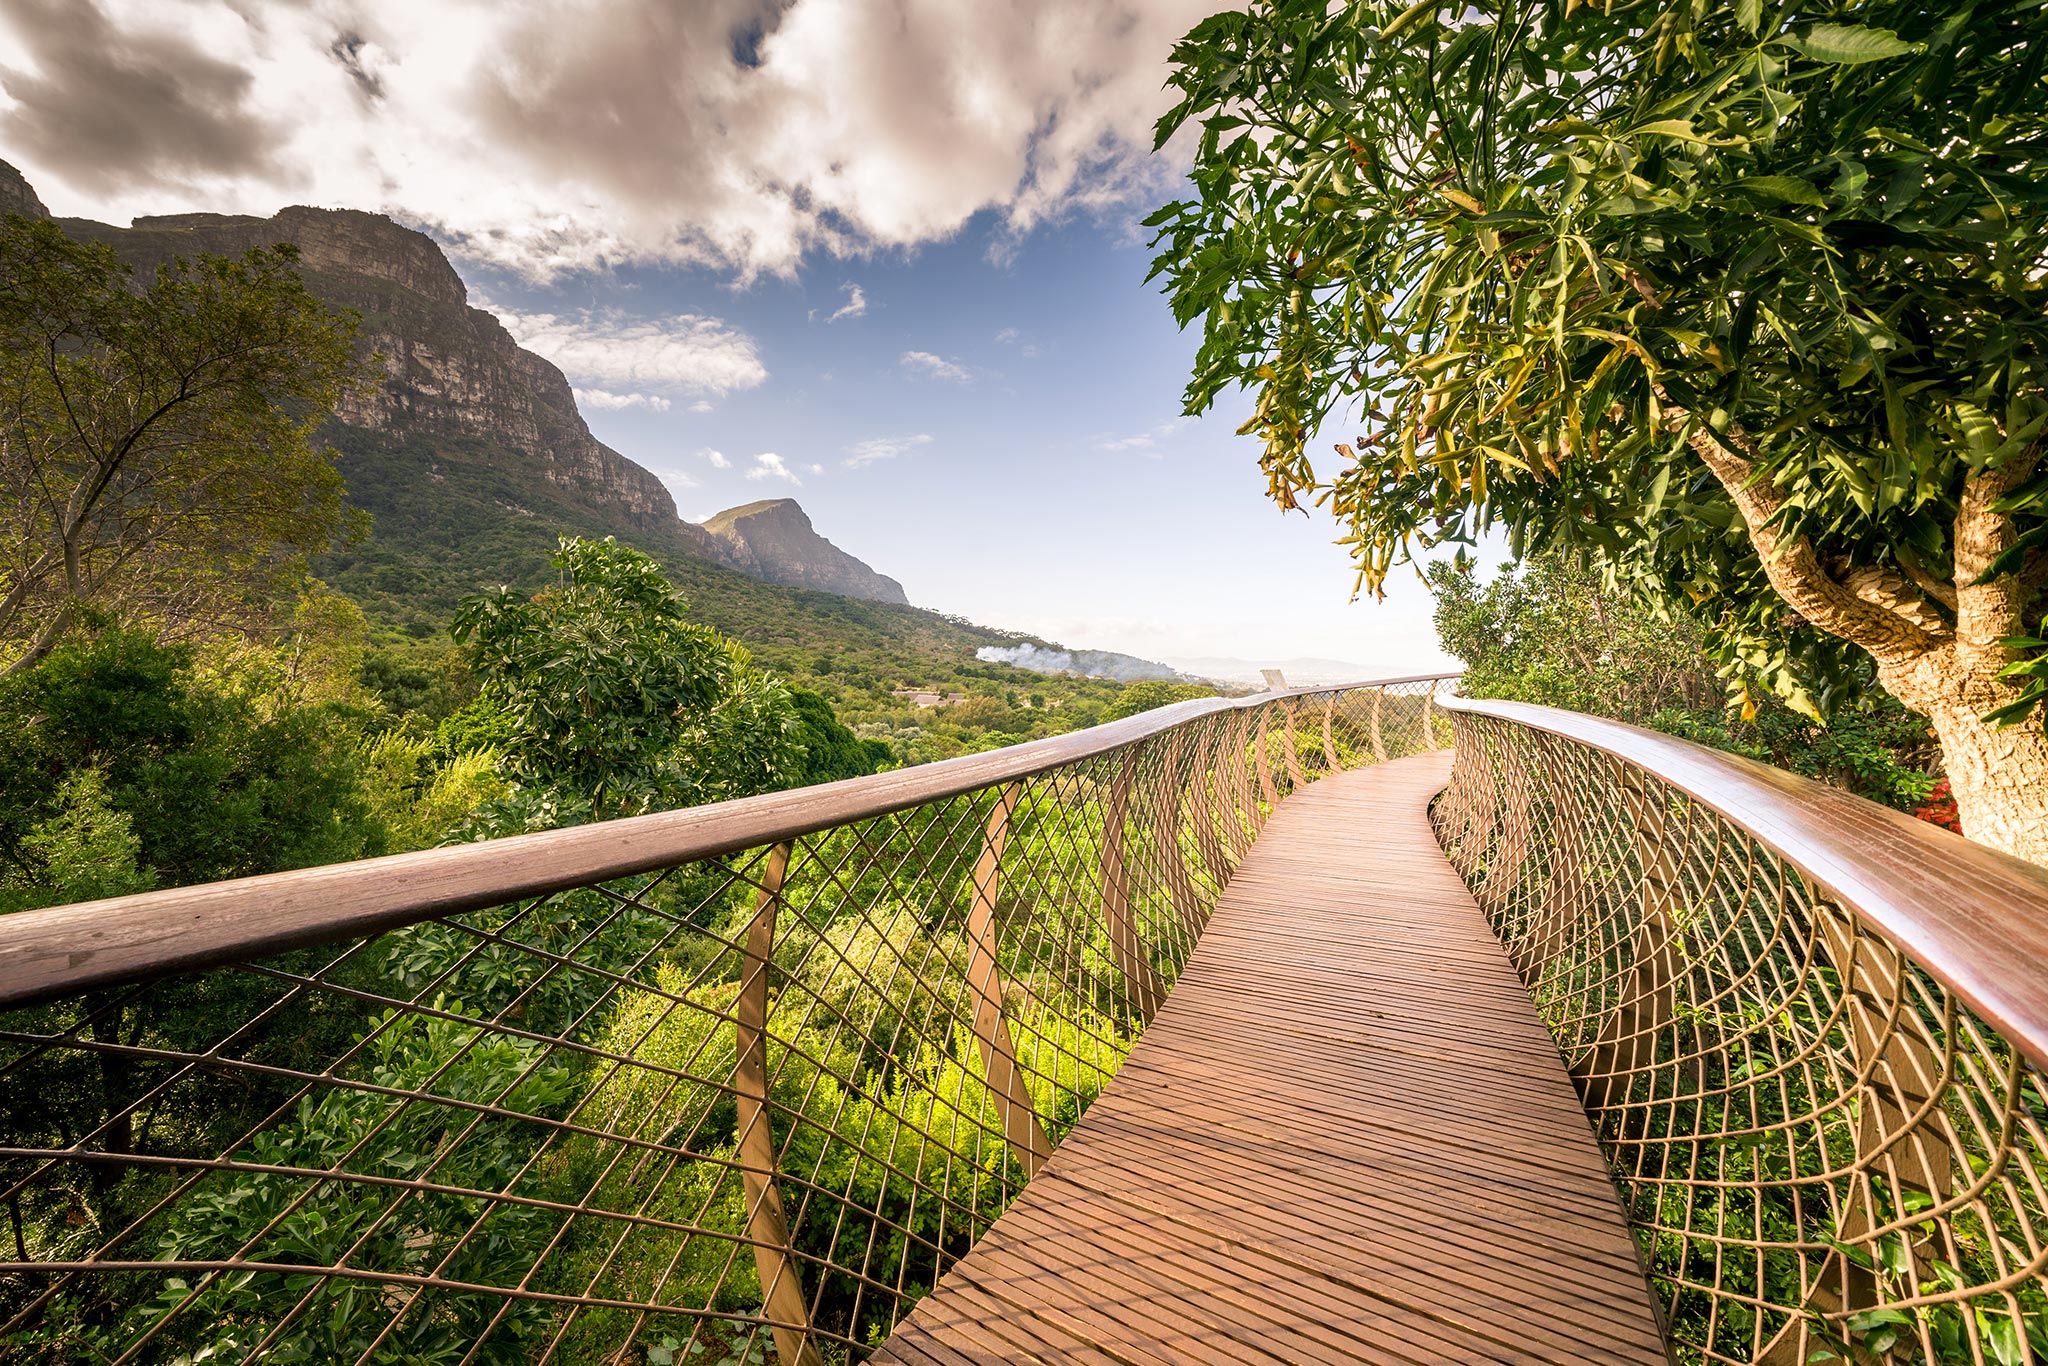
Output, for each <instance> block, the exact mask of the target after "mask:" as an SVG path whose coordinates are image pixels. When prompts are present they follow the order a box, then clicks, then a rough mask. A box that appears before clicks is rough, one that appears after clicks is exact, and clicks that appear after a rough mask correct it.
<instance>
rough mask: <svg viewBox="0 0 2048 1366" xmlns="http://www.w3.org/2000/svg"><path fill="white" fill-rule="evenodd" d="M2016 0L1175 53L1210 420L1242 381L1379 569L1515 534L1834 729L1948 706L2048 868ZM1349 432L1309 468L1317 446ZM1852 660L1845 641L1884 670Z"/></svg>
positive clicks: (1275, 473) (1491, 11) (1277, 448)
mask: <svg viewBox="0 0 2048 1366" xmlns="http://www.w3.org/2000/svg"><path fill="white" fill-rule="evenodd" d="M2043 36H2044V35H2043V30H2042V29H2041V26H2040V24H2039V22H2038V15H2037V14H2036V12H2035V11H2033V10H2031V9H2029V8H2027V7H2024V6H2022V5H2019V4H2016V3H2005V0H1982V2H1981V3H1968V2H1967V0H1966V2H1965V3H1962V4H1958V5H1953V6H1933V7H1930V6H1922V5H1917V4H1913V3H1909V2H1908V0H1872V2H1871V3H1846V2H1844V3H1806V2H1805V0H1780V2H1779V3H1773V4H1763V3H1760V2H1759V0H1742V2H1741V3H1738V4H1736V5H1733V6H1730V7H1725V8H1721V7H1710V6H1705V5H1700V4H1694V3H1678V0H1664V2H1662V3H1659V2H1657V0H1652V2H1651V3H1646V4H1642V5H1629V6H1613V7H1605V8H1603V7H1598V6H1578V7H1573V6H1571V5H1569V4H1548V3H1533V2H1524V0H1493V2H1490V3H1484V4H1480V5H1477V6H1464V5H1442V4H1437V3H1433V0H1423V2H1422V3H1418V4H1416V5H1414V6H1412V7H1410V8H1408V9H1406V10H1402V11H1399V12H1396V10H1395V8H1394V7H1393V6H1391V5H1388V4H1380V3H1368V2H1359V3H1351V4H1346V5H1344V6H1342V7H1340V8H1338V9H1336V10H1335V11H1332V10H1331V9H1330V7H1329V6H1327V5H1326V4H1324V3H1322V2H1321V0H1259V3H1256V4H1254V5H1253V7H1252V9H1251V11H1250V12H1249V13H1243V14H1226V15H1219V16H1217V17H1215V18H1213V19H1210V20H1208V21H1205V22H1204V23H1203V24H1201V25H1200V26H1198V27H1197V28H1196V29H1195V30H1194V31H1193V32H1192V33H1191V34H1190V35H1189V36H1188V38H1187V39H1186V40H1185V41H1184V42H1183V43H1182V44H1181V46H1180V47H1179V48H1178V49H1177V51H1176V61H1177V67H1176V70H1175V74H1174V76H1173V78H1172V79H1173V83H1174V84H1175V85H1176V87H1177V88H1178V89H1179V91H1180V93H1181V96H1182V98H1181V100H1180V102H1179V103H1178V104H1177V106H1176V107H1175V108H1174V109H1173V110H1172V111H1171V112H1170V113H1169V114H1168V115H1167V117H1166V118H1165V119H1164V120H1163V121H1162V123H1161V125H1160V136H1161V137H1162V139H1163V138H1165V137H1166V136H1169V135H1171V134H1172V133H1173V132H1174V131H1175V130H1177V129H1179V128H1181V127H1183V126H1186V125H1191V124H1197V125H1200V127H1201V130H1202V131H1201V135H1200V139H1199V148H1198V152H1197V156H1196V164H1195V169H1194V173H1193V183H1194V186H1195V191H1196V193H1195V197H1194V198H1192V199H1190V200H1187V201H1184V202H1181V203H1177V204H1173V205H1169V206H1168V207H1167V208H1166V209H1163V210H1162V211H1161V212H1160V213H1159V214H1158V215H1155V217H1154V219H1153V220H1152V221H1153V224H1154V226H1155V227H1156V228H1157V229H1158V234H1159V235H1158V239H1157V243H1158V245H1159V247H1160V254H1159V257H1158V260H1157V263H1156V266H1155V273H1157V274H1160V275H1163V276H1164V277H1165V279H1166V281H1167V283H1168V287H1169V289H1170V292H1171V293H1172V296H1173V305H1174V309H1175V312H1176V315H1177V316H1178V317H1179V318H1180V320H1181V321H1182V322H1183V324H1187V323H1191V322H1193V321H1194V320H1196V319H1197V318H1199V319H1201V320H1202V322H1203V341H1202V347H1201V350H1200V353H1199V356H1198V359H1197V362H1196V367H1195V373H1194V376H1193V380H1192V382H1191V384H1190V386H1189V390H1188V395H1187V398H1188V407H1189V409H1190V411H1201V410H1203V409H1206V408H1207V407H1208V406H1209V405H1210V404H1211V403H1213V402H1214V401H1215V399H1216V398H1217V396H1218V395H1219V394H1220V393H1221V392H1222V391H1223V390H1224V389H1225V388H1226V387H1229V386H1234V385H1242V386H1245V387H1247V388H1249V389H1250V390H1251V391H1253V393H1254V395H1255V403H1256V410H1255V412H1254V414H1253V416H1252V419H1251V420H1250V421H1249V422H1248V423H1247V424H1246V428H1245V429H1246V430H1247V431H1255V432H1257V433H1258V434H1259V435H1260V436H1261V438H1262V439H1263V442H1264V453H1263V456H1262V462H1263V465H1264V468H1265V470H1266V473H1267V475H1268V477H1269V479H1270V483H1271V492H1272V495H1273V497H1274V498H1275V499H1276V500H1278V501H1279V502H1280V504H1281V505H1282V506H1283V507H1293V506H1295V505H1296V504H1297V503H1298V502H1299V501H1301V500H1303V499H1307V498H1314V499H1316V500H1318V501H1321V502H1324V503H1326V504H1328V505H1329V506H1331V507H1332V509H1333V510H1334V511H1335V512H1336V513H1337V514H1338V515H1339V517H1340V518H1343V519H1345V520H1346V521H1348V523H1349V535H1348V543H1349V545H1350V546H1351V548H1352V550H1353V552H1354V555H1355V557H1356V561H1357V564H1358V567H1359V572H1360V576H1361V581H1362V583H1363V585H1364V586H1365V587H1367V588H1369V589H1374V590H1377V589H1378V587H1379V585H1380V584H1381V582H1382V581H1383V580H1384V578H1385V576H1386V575H1387V573H1388V572H1389V570H1390V569H1391V568H1392V566H1393V565H1395V564H1397V563H1400V562H1403V561H1405V560H1406V559H1407V558H1408V557H1409V555H1410V553H1411V552H1412V551H1413V550H1414V549H1415V548H1416V547H1426V546H1429V545H1432V544H1436V543H1439V542H1446V541H1450V542H1461V543H1469V542H1472V541H1474V540H1475V539H1476V538H1477V537H1479V536H1480V535H1481V534H1483V533H1484V532H1486V531H1488V530H1489V529H1502V530H1505V531H1506V533H1507V534H1508V536H1509V538H1510V540H1511V543H1512V545H1513V547H1514V548H1515V550H1516V552H1517V553H1518V554H1519V553H1522V552H1524V551H1534V550H1539V549H1556V550H1560V551H1563V552H1568V553H1586V554H1590V555H1592V556H1594V557H1595V558H1596V559H1597V560H1598V561H1599V562H1601V563H1602V564H1603V565H1604V566H1606V567H1607V568H1609V569H1611V570H1612V571H1613V572H1614V573H1616V574H1617V575H1618V576H1619V577H1621V578H1622V579H1624V580H1626V581H1630V582H1634V583H1637V584H1640V585H1642V586H1644V587H1645V588H1646V589H1647V590H1648V591H1650V592H1652V593H1654V594H1655V595H1657V596H1658V597H1659V598H1661V599H1662V600H1663V601H1664V602H1666V603H1668V604H1672V605H1696V607H1697V610H1698V611H1699V614H1700V616H1701V618H1702V620H1703V623H1704V625H1705V627H1706V629H1707V632H1708V639H1709V642H1710V644H1711V646H1712V648H1713V649H1714V651H1715V653H1716V655H1717V656H1718V657H1719V658H1721V659H1722V660H1724V661H1725V660H1739V661H1742V662H1743V663H1746V664H1747V665H1749V666H1751V667H1752V668H1754V669H1756V670H1757V671H1758V672H1759V673H1760V674H1761V675H1762V676H1763V677H1764V678H1766V679H1767V680H1768V681H1769V682H1770V684H1771V686H1772V687H1773V688H1775V689H1776V690H1778V691H1779V692H1780V693H1781V694H1783V695H1784V696H1785V697H1786V698H1787V699H1789V700H1791V701H1793V702H1794V703H1795V704H1798V705H1800V706H1803V707H1809V708H1815V709H1819V710H1826V709H1829V708H1832V707H1834V706H1837V705H1839V704H1840V703H1842V702H1843V701H1844V700H1846V699H1847V698H1848V697H1850V696H1852V695H1853V694H1854V692H1855V691H1856V688H1857V684H1858V681H1859V679H1860V678H1863V677H1874V678H1875V679H1876V681H1877V682H1878V683H1880V684H1881V685H1882V686H1883V687H1884V688H1885V689H1886V690H1888V691H1889V692H1890V693H1891V694H1892V695H1893V696H1895V697H1897V698H1898V699H1899V700H1900V701H1902V702H1904V703H1905V704H1906V705H1908V706H1910V707H1912V708H1913V709H1914V710H1916V711H1920V712H1922V713H1924V714H1926V715H1927V716H1928V717H1929V718H1930V719H1931V720H1932V721H1933V723H1934V726H1935V729H1936V731H1937V732H1938V734H1939V736H1940V739H1941V747H1942V753H1943V757H1944V760H1945V763H1946V766H1947V769H1948V772H1949V775H1950V779H1951V781H1952V783H1953V786H1954V791H1955V796H1956V799H1957V802H1958V805H1959V807H1960V809H1961V812H1962V819H1963V823H1964V827H1965V829H1966V830H1968V831H1969V833H1970V834H1971V835H1972V836H1974V837H1975V838H1977V839H1980V840H1983V841H1985V842H1987V843H1990V844H1993V845H1996V846H1998V847H2000V848H2004V849H2007V850H2010V851H2013V852H2015V853H2018V854H2021V855H2023V856H2025V857H2028V858H2032V859H2034V860H2036V861H2048V734H2044V732H2043V729H2042V725H2041V721H2040V716H2039V713H2038V711H2037V710H2036V704H2037V703H2038V702H2039V701H2040V700H2041V699H2042V697H2043V696H2044V695H2048V686H2044V685H2048V643H2044V641H2043V639H2042V637H2043V636H2044V635H2048V632H2044V631H2042V629H2041V614H2042V611H2043V608H2044V605H2048V603H2044V598H2043V593H2042V590H2043V587H2044V584H2048V515H2044V514H2048V476H2044V472H2043V470H2042V468H2041V454H2042V449H2041V442H2042V435H2043V432H2044V429H2048V396H2044V394H2043V391H2042V390H2043V385H2042V366H2043V363H2044V362H2043V359H2042V357H2043V356H2044V354H2048V352H2044V346H2043V343H2044V342H2048V308H2044V304H2048V275H2044V266H2048V259H2044V254H2048V233H2044V232H2043V231H2042V227H2043V223H2042V204H2043V202H2044V199H2048V195H2044V189H2048V186H2044V183H2043V172H2042V165H2043V163H2042V161H2041V159H2040V145H2041V140H2042V137H2043V133H2044V125H2048V86H2044V83H2043V81H2042V79H2041V75H2042V68H2043V56H2044V53H2043ZM1324 427H1331V428H1339V427H1341V428H1342V430H1344V431H1347V432H1348V431H1351V430H1360V431H1361V434H1360V435H1359V436H1358V438H1357V439H1356V440H1355V441H1349V442H1340V443H1337V444H1335V446H1334V450H1335V452H1336V454H1337V456H1338V460H1339V463H1338V465H1337V467H1336V468H1335V470H1334V471H1326V472H1325V473H1322V474H1319V473H1318V472H1317V470H1316V469H1315V467H1314V465H1313V464H1312V462H1311V460H1310V457H1309V453H1308V452H1309V445H1310V442H1311V440H1312V438H1313V437H1314V435H1315V434H1316V432H1317V431H1318V430H1319V429H1322V428H1324ZM1866 656H1867V661H1866V662H1865V663H1863V664H1862V665H1861V666H1860V667H1859V664H1858V660H1859V658H1861V657H1866Z"/></svg>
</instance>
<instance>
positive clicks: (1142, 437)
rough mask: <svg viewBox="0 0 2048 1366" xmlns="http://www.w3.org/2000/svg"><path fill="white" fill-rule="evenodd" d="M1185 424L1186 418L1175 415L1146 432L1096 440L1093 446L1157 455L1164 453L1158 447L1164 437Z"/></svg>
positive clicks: (1098, 448) (1101, 448)
mask: <svg viewBox="0 0 2048 1366" xmlns="http://www.w3.org/2000/svg"><path fill="white" fill-rule="evenodd" d="M1187 425H1188V420H1187V419H1186V418H1184V417H1176V418H1174V419H1173V420H1171V421H1169V422H1162V423H1160V424H1159V425H1158V426H1157V427H1154V428H1153V429H1152V430H1151V431H1148V432H1136V433H1133V434H1132V435H1130V436H1118V437H1109V438H1106V439H1104V440H1102V441H1098V442H1096V443H1095V448H1096V449H1097V450H1101V451H1136V452H1137V453H1138V454H1140V455H1149V456H1154V457H1157V456H1159V455H1161V454H1163V453H1164V452H1163V451H1162V450H1161V449H1160V448H1161V447H1162V446H1163V445H1164V444H1165V442H1166V439H1167V438H1168V437H1170V436H1172V435H1173V434H1174V433H1175V432H1177V431H1179V430H1180V429H1181V428H1182V427H1185V426H1187Z"/></svg>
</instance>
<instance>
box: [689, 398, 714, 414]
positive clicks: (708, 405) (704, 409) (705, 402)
mask: <svg viewBox="0 0 2048 1366" xmlns="http://www.w3.org/2000/svg"><path fill="white" fill-rule="evenodd" d="M711 409H712V402H711V400H710V399H708V398H700V399H698V400H697V401H696V402H695V403H692V404H691V405H690V411H691V412H693V413H708V412H710V411H711Z"/></svg>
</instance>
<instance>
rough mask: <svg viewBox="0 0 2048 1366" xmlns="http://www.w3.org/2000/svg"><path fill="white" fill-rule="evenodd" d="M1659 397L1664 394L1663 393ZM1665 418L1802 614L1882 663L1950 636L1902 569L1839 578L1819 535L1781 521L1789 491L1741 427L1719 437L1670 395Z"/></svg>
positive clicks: (1901, 658)
mask: <svg viewBox="0 0 2048 1366" xmlns="http://www.w3.org/2000/svg"><path fill="white" fill-rule="evenodd" d="M1658 397H1659V398H1660V399H1661V398H1663V397H1664V396H1663V395H1662V394H1661V393H1660V394H1659V395H1658ZM1664 420H1665V422H1666V423H1667V424H1669V425H1670V427H1671V428H1672V429H1673V430H1675V431H1682V432H1684V433H1685V442H1686V445H1687V446H1689V447H1690V448H1691V449H1692V452H1693V454H1695V455H1697V456H1698V457H1699V458H1700V460H1701V462H1702V463H1704V464H1705V465H1706V467H1707V468H1708V469H1709V470H1711V471H1712V472H1713V475H1714V477H1715V478H1716V479H1718V480H1720V482H1721V487H1722V488H1724V489H1726V490H1727V492H1728V497H1729V498H1730V499H1731V500H1733V501H1734V503H1735V508H1736V511H1738V512H1740V513H1741V514H1742V520H1743V523H1744V524H1745V525H1746V526H1747V527H1748V528H1749V539H1750V543H1751V544H1753V545H1754V546H1755V547H1756V551H1757V554H1758V556H1759V557H1761V558H1762V560H1763V565H1764V573H1765V574H1766V575H1768V576H1769V578H1770V581H1771V587H1773V588H1775V589H1777V590H1778V596H1779V597H1781V598H1783V599H1784V600H1785V602H1786V603H1787V604H1788V605H1789V606H1790V607H1791V608H1792V609H1793V610H1794V611H1795V612H1797V613H1799V615H1800V616H1802V617H1804V618H1806V620H1808V621H1809V622H1811V623H1813V624H1814V625H1815V626H1818V627H1819V628H1820V629H1821V630H1823V631H1826V632H1827V633H1828V634H1830V635H1833V636H1839V637H1840V638H1841V639H1843V640H1846V641H1848V642H1849V643H1850V644H1851V645H1858V646H1861V647H1862V648H1863V649H1865V650H1867V651H1869V652H1870V654H1871V655H1872V657H1874V658H1875V659H1876V660H1877V661H1878V662H1879V663H1880V664H1884V663H1894V662H1903V661H1905V660H1908V659H1911V658H1913V657H1915V656H1917V655H1921V654H1924V653H1926V652H1927V651H1929V650H1933V649H1936V648H1939V647H1940V646H1942V645H1945V644H1947V643H1948V640H1949V630H1948V626H1947V624H1946V623H1945V622H1943V621H1942V620H1941V618H1940V616H1939V614H1937V613H1936V612H1935V611H1934V610H1933V609H1932V608H1931V607H1929V606H1928V605H1927V600H1926V599H1925V598H1923V597H1922V596H1921V595H1920V593H1919V590H1917V589H1915V588H1914V587H1913V586H1912V585H1911V584H1909V583H1907V582H1906V581H1905V579H1904V577H1903V576H1900V575H1897V574H1891V573H1887V572H1886V571H1883V570H1879V569H1872V568H1863V569H1859V570H1857V571H1855V573H1854V574H1853V576H1852V577H1853V582H1851V583H1844V582H1841V581H1838V580H1837V579H1836V578H1835V577H1834V576H1833V575H1831V574H1829V573H1828V571H1827V569H1826V568H1825V567H1824V566H1823V565H1822V564H1821V561H1820V556H1819V554H1818V553H1817V552H1816V551H1815V550H1814V547H1813V542H1812V541H1810V540H1808V539H1807V538H1806V537H1804V536H1796V535H1787V534H1786V533H1785V532H1784V531H1783V530H1782V529H1781V528H1780V527H1779V526H1778V525H1777V519H1778V516H1779V514H1780V513H1781V512H1782V511H1783V510H1784V506H1785V498H1784V495H1783V494H1781V493H1780V492H1779V491H1778V487H1777V485H1776V484H1774V483H1772V482H1771V478H1770V476H1769V475H1768V474H1767V473H1764V472H1763V471H1760V470H1759V469H1758V468H1757V464H1756V458H1757V451H1756V446H1755V444H1754V443H1753V442H1751V441H1750V439H1749V438H1748V437H1747V436H1746V435H1744V434H1743V432H1742V431H1741V429H1740V428H1731V429H1730V430H1729V431H1728V432H1727V433H1726V434H1725V435H1723V436H1719V437H1717V436H1716V435H1715V434H1714V433H1713V432H1711V431H1709V430H1708V429H1707V427H1706V425H1705V424H1704V423H1702V422H1699V421H1697V420H1696V419H1695V418H1694V417H1693V415H1692V414H1691V413H1690V412H1688V411H1686V410H1685V409H1684V408H1680V407H1677V406H1675V405H1673V404H1670V403H1666V404H1665V406H1664Z"/></svg>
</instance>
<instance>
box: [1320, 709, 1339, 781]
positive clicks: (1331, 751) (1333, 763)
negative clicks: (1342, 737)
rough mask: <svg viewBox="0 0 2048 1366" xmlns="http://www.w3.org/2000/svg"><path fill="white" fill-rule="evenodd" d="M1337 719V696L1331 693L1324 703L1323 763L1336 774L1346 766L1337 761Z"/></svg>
mask: <svg viewBox="0 0 2048 1366" xmlns="http://www.w3.org/2000/svg"><path fill="white" fill-rule="evenodd" d="M1336 719H1337V694H1336V693H1334V692H1333V693H1331V694H1330V696H1329V697H1328V699H1326V700H1325V701H1324V703H1323V762H1324V763H1326V764H1328V765H1329V766H1330V772H1332V773H1335V772H1337V771H1338V770H1339V769H1341V768H1343V767H1344V765H1343V764H1341V763H1339V762H1338V761H1337V735H1336V732H1335V730H1334V728H1333V726H1334V723H1335V721H1336Z"/></svg>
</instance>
